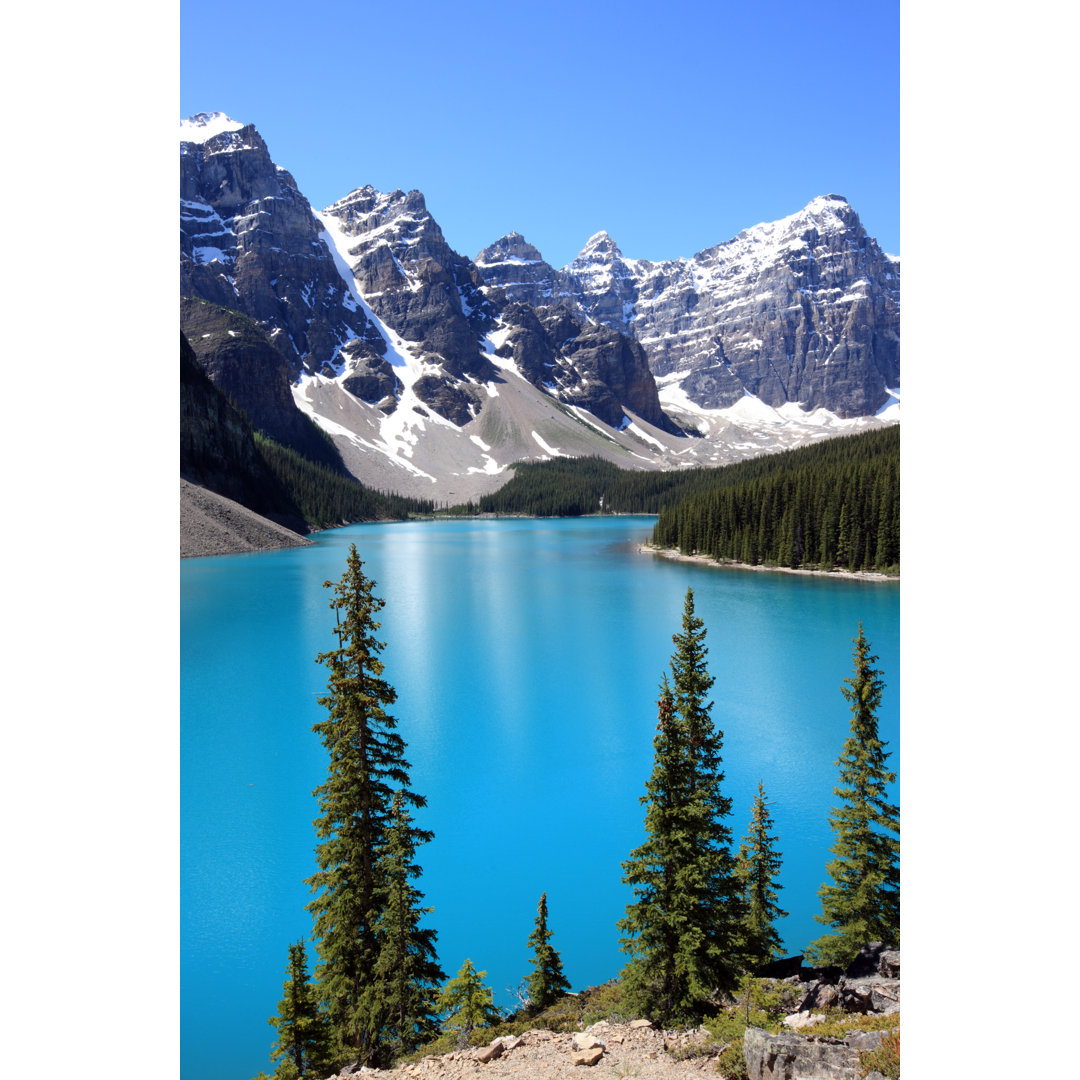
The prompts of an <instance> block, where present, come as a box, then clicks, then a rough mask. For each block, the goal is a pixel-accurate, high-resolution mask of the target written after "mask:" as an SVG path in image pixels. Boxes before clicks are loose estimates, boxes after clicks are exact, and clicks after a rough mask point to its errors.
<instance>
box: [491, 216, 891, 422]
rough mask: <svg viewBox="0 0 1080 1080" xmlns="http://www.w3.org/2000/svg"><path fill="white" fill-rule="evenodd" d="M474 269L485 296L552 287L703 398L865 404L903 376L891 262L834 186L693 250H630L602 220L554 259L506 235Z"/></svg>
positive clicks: (837, 407)
mask: <svg viewBox="0 0 1080 1080" xmlns="http://www.w3.org/2000/svg"><path fill="white" fill-rule="evenodd" d="M477 267H478V269H479V270H480V273H481V275H482V276H483V279H484V284H485V286H486V289H487V291H488V293H489V295H495V294H501V295H505V296H506V297H508V298H509V299H512V300H518V301H521V302H524V303H531V304H537V303H542V302H548V303H550V302H552V301H551V299H550V298H559V299H560V300H561V301H562V302H563V303H568V304H570V305H571V307H572V308H573V309H574V310H575V311H577V312H578V313H580V314H584V315H585V316H586V317H587V318H589V319H591V320H595V321H596V322H599V323H601V324H602V325H604V326H607V327H610V328H612V329H614V330H618V331H620V332H622V333H624V334H626V335H627V336H629V337H631V338H633V339H634V340H635V341H636V342H637V343H638V344H639V345H641V347H642V348H643V349H644V351H645V354H646V356H647V358H648V362H649V367H650V369H651V371H652V372H653V374H654V375H655V376H656V377H657V379H658V381H659V382H660V384H661V386H662V387H665V388H672V389H674V390H676V391H678V392H681V394H685V396H686V398H687V399H688V400H689V401H690V402H691V403H693V404H696V405H698V406H700V407H702V408H705V409H723V408H726V407H729V406H731V405H733V404H735V403H736V402H737V401H739V400H740V399H741V398H742V397H743V396H744V395H745V394H747V393H749V394H752V395H753V396H754V397H756V398H758V399H759V400H761V401H762V402H764V403H765V404H767V405H770V406H773V407H778V406H781V405H784V404H787V403H798V404H799V405H800V406H801V407H802V408H803V409H804V410H808V411H809V410H813V409H817V408H825V409H829V410H830V411H831V412H833V413H835V414H836V415H837V416H840V417H853V416H867V415H872V414H873V413H874V412H876V411H877V410H878V409H879V408H881V407H882V406H883V405H885V404H886V402H887V401H888V400H889V396H890V395H889V392H888V390H887V389H886V388H896V387H898V386H899V383H900V266H899V262H898V261H896V260H893V259H891V258H890V257H889V256H888V255H886V254H885V253H884V252H882V251H881V249H880V248H879V247H878V245H877V242H876V241H875V240H874V239H873V238H872V237H870V236H868V235H867V234H866V231H865V229H864V228H863V227H862V224H861V222H860V221H859V218H858V215H857V214H856V213H855V211H854V210H853V209H852V208H851V207H850V206H849V205H848V203H847V201H846V200H845V199H844V198H843V197H842V196H840V195H824V196H821V197H819V198H816V199H814V200H812V201H811V202H810V203H809V204H808V205H807V206H806V207H804V208H803V209H802V210H801V211H799V212H798V213H797V214H793V215H791V216H790V217H787V218H784V219H783V220H781V221H776V222H769V223H765V224H761V225H755V226H754V227H753V228H751V229H747V230H745V231H743V232H741V233H739V235H738V236H736V237H735V238H734V239H732V240H729V241H727V242H726V243H724V244H718V245H716V246H715V247H712V248H708V249H706V250H705V251H702V252H699V253H698V254H697V255H694V256H693V257H691V258H687V259H675V260H671V261H667V262H660V263H653V262H649V261H648V260H645V259H627V258H625V257H624V256H623V254H622V252H621V251H620V250H619V248H618V247H617V246H616V244H615V242H614V241H613V240H612V239H611V237H610V236H608V234H607V233H606V232H600V233H597V234H596V235H595V236H593V237H591V238H590V239H589V241H588V243H587V244H586V245H585V247H584V248H583V249H582V251H581V253H580V254H579V255H578V256H577V258H576V259H574V261H573V262H571V263H570V265H569V266H567V267H565V268H564V269H563V270H561V271H557V270H554V269H553V268H551V267H550V266H549V265H548V264H547V263H545V262H543V259H542V258H541V256H540V253H539V252H538V251H537V250H536V249H535V248H533V247H532V246H531V245H529V244H528V243H527V242H526V241H525V239H524V237H521V236H519V235H517V234H513V235H511V236H509V237H504V238H503V239H502V240H500V241H498V242H497V243H495V244H493V245H491V246H490V247H488V248H485V249H484V251H482V252H481V253H480V254H479V255H478V256H477ZM665 396H666V397H669V398H671V399H672V400H677V397H678V393H675V394H669V395H665Z"/></svg>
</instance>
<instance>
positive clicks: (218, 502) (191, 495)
mask: <svg viewBox="0 0 1080 1080" xmlns="http://www.w3.org/2000/svg"><path fill="white" fill-rule="evenodd" d="M310 543H311V541H310V540H308V539H306V538H305V537H303V536H301V535H300V534H299V533H294V532H293V531H292V530H291V529H286V528H285V527H284V526H283V525H277V524H275V523H274V522H273V521H268V520H267V519H266V518H264V517H260V516H259V515H258V514H256V513H254V512H253V511H251V510H249V509H248V508H247V507H246V506H241V505H240V504H239V503H237V502H233V501H232V499H226V498H225V497H224V496H222V495H217V494H215V493H214V492H213V491H209V490H207V489H206V488H203V487H199V486H198V485H197V484H192V483H190V482H189V481H187V480H184V479H183V478H181V480H180V558H181V559H189V558H192V557H193V556H199V555H236V554H239V553H241V552H245V551H269V550H270V549H272V548H283V547H299V546H301V545H304V544H310Z"/></svg>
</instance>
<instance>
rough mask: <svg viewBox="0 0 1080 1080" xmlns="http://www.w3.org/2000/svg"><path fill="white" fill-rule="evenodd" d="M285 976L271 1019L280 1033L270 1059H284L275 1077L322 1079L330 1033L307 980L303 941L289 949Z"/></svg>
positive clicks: (305, 954) (326, 1061)
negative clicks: (315, 1077)
mask: <svg viewBox="0 0 1080 1080" xmlns="http://www.w3.org/2000/svg"><path fill="white" fill-rule="evenodd" d="M286 974H287V978H286V980H285V986H284V988H283V990H284V996H283V997H282V999H281V1001H280V1002H278V1011H277V1016H272V1017H270V1020H269V1023H270V1024H271V1025H272V1026H273V1027H274V1028H276V1030H277V1033H278V1037H277V1042H276V1043H275V1044H274V1048H273V1050H271V1052H270V1060H271V1061H279V1060H281V1064H280V1065H279V1066H278V1068H277V1073H276V1075H277V1076H279V1077H282V1078H286V1077H287V1078H289V1080H293V1078H295V1077H307V1076H323V1075H325V1070H326V1068H327V1065H328V1055H329V1035H330V1033H329V1031H328V1029H327V1024H326V1020H325V1019H324V1018H323V1016H322V1014H321V1013H320V1012H319V1003H318V1001H317V1000H316V998H315V992H314V988H313V987H312V985H311V983H310V982H309V981H308V969H307V949H306V948H305V946H304V943H303V941H298V942H297V943H296V944H295V945H290V946H289V966H288V968H287V970H286ZM282 1059H283V1060H282Z"/></svg>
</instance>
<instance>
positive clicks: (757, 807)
mask: <svg viewBox="0 0 1080 1080" xmlns="http://www.w3.org/2000/svg"><path fill="white" fill-rule="evenodd" d="M772 826H773V820H772V815H770V813H769V805H768V802H767V801H766V799H765V785H764V784H763V783H761V782H760V781H759V782H758V789H757V795H755V796H754V806H753V809H752V810H751V812H750V827H749V829H748V830H747V833H746V837H745V839H744V840H743V842H742V844H741V846H740V848H739V859H738V863H737V866H736V871H737V873H738V875H739V880H740V881H741V882H742V883H743V887H744V889H745V890H746V892H745V900H746V915H745V921H744V926H745V927H746V953H747V957H748V959H749V960H750V962H751V963H752V964H754V965H755V966H757V965H760V964H767V963H768V962H769V961H770V960H775V959H777V958H778V957H779V956H781V955H782V951H783V942H782V941H781V939H780V934H779V932H778V931H777V929H776V921H777V919H782V918H784V917H785V916H786V915H787V912H786V911H783V910H781V908H780V905H779V904H778V903H777V902H776V901H777V890H779V889H781V888H783V886H781V885H779V884H777V882H776V878H777V875H778V874H779V873H780V852H779V851H777V850H776V847H775V844H776V837H775V836H773V834H772V833H771V831H770V830H771V829H772Z"/></svg>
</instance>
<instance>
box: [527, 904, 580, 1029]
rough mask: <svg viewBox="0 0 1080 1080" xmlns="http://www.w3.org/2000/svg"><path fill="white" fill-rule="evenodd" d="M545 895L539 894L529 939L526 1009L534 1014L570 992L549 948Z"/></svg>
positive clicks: (554, 952) (559, 963)
mask: <svg viewBox="0 0 1080 1080" xmlns="http://www.w3.org/2000/svg"><path fill="white" fill-rule="evenodd" d="M547 915H548V909H547V893H546V892H545V893H541V894H540V903H539V904H538V905H537V908H536V926H535V928H534V929H533V932H532V933H531V934H530V935H529V942H528V943H529V945H530V946H531V947H532V950H533V960H532V963H533V968H534V970H533V973H532V974H531V975H530V976H529V978H528V982H527V986H528V994H529V1006H530V1007H531V1008H532V1009H535V1010H536V1011H539V1010H541V1009H546V1008H547V1007H548V1006H549V1005H551V1004H553V1003H554V1002H556V1001H558V999H559V998H560V997H562V995H563V994H565V993H566V992H567V991H568V990H569V989H570V981H569V980H568V979H567V978H566V976H565V975H563V969H562V960H561V959H560V958H559V954H558V953H557V952H556V951H555V948H554V947H553V946H552V945H551V931H550V930H549V929H548V925H547Z"/></svg>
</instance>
